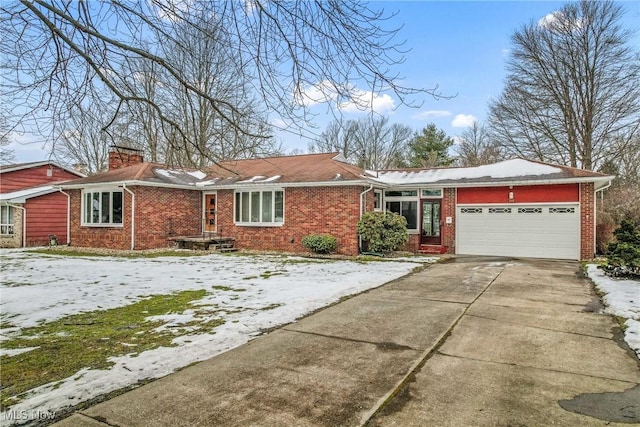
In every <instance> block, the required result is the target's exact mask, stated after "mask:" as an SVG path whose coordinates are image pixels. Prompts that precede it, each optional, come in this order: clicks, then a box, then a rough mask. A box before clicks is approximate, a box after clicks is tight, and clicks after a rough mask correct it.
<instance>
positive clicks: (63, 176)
mask: <svg viewBox="0 0 640 427" xmlns="http://www.w3.org/2000/svg"><path fill="white" fill-rule="evenodd" d="M48 169H52V176H47V170H48ZM77 178H79V176H78V175H75V174H72V173H70V172H68V171H66V170H64V169H61V168H59V167H56V166H52V165H43V166H39V167H35V168H29V169H22V170H18V171H13V172H4V173H1V174H0V192H1V193H10V192H12V191H17V190H22V189H24V188H31V187H38V186H40V185H49V184H53V183H56V182H61V181H69V180H71V179H77ZM65 210H66V208H65Z"/></svg>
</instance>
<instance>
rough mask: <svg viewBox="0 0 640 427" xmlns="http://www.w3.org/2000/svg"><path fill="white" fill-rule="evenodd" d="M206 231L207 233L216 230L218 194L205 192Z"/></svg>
mask: <svg viewBox="0 0 640 427" xmlns="http://www.w3.org/2000/svg"><path fill="white" fill-rule="evenodd" d="M204 231H205V233H215V232H216V195H215V194H205V196H204Z"/></svg>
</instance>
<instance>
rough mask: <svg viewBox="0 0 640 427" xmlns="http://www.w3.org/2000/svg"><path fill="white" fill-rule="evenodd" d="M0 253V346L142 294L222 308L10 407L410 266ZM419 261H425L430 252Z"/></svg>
mask: <svg viewBox="0 0 640 427" xmlns="http://www.w3.org/2000/svg"><path fill="white" fill-rule="evenodd" d="M0 257H1V267H2V281H1V286H0V289H1V300H0V320H2V322H3V323H5V322H10V323H11V324H13V325H14V326H15V327H12V328H7V329H4V330H0V346H1V343H2V340H6V339H7V336H15V334H19V329H20V328H24V327H28V326H34V325H37V324H39V323H40V322H42V321H47V322H48V321H52V320H55V319H59V318H62V317H64V316H68V315H71V314H75V313H79V312H85V311H93V310H106V309H110V308H115V307H120V306H124V305H128V304H132V303H134V302H136V301H139V300H140V299H142V298H144V297H147V296H150V295H158V294H169V293H172V292H177V291H183V290H198V289H206V290H207V291H208V292H209V293H208V294H207V296H205V297H204V298H203V299H202V300H199V301H198V302H197V304H198V305H202V306H213V307H223V308H224V309H225V310H228V311H229V312H228V313H226V314H224V313H222V314H220V313H218V315H217V316H218V317H219V316H220V315H222V316H223V318H224V320H225V323H224V324H223V325H221V326H219V327H217V328H216V329H215V333H214V334H198V335H186V336H185V335H183V336H180V337H177V338H176V339H175V340H174V343H176V344H178V346H176V347H170V348H158V349H155V350H151V351H146V352H143V353H140V354H138V355H137V356H135V357H131V356H120V357H115V358H113V359H111V360H113V362H115V364H114V366H113V367H111V368H110V369H107V370H89V369H85V370H82V371H80V372H77V373H76V374H75V375H73V376H72V377H69V378H67V379H65V380H63V381H62V382H58V383H54V384H47V385H44V386H41V387H39V388H37V389H34V390H31V391H30V392H29V393H28V394H27V396H26V398H25V399H24V400H22V401H21V402H20V403H18V404H16V405H14V406H13V407H11V411H12V412H13V413H14V414H15V413H33V414H42V413H53V412H55V411H56V410H59V409H61V408H64V407H67V406H73V405H77V404H78V403H80V402H83V401H86V400H88V399H91V398H93V397H96V396H99V395H102V394H105V393H108V392H111V391H113V390H117V389H120V388H123V387H126V386H128V385H131V384H135V383H137V382H138V381H141V380H143V379H149V378H158V377H162V376H164V375H167V374H169V373H171V372H173V371H175V370H176V369H178V368H180V367H183V366H186V365H188V364H191V363H193V362H196V361H200V360H205V359H208V358H210V357H212V356H214V355H216V354H219V353H221V352H224V351H226V350H229V349H232V348H234V347H237V346H239V345H241V344H243V343H245V342H247V341H249V340H250V339H251V338H252V337H255V336H257V335H259V334H260V332H261V331H262V330H264V329H268V328H272V327H275V326H278V325H283V324H286V323H289V322H292V321H294V320H295V319H297V318H299V317H301V316H303V315H305V314H307V313H309V312H311V311H313V310H316V309H318V308H320V307H323V306H326V305H328V304H330V303H332V302H335V301H337V300H339V299H340V298H341V297H343V296H347V295H351V294H354V293H359V292H362V291H364V290H367V289H370V288H373V287H377V286H379V285H382V284H384V283H386V282H388V281H390V280H393V279H395V278H397V277H400V276H403V275H405V274H407V273H409V272H410V271H411V270H412V269H413V268H414V267H416V265H417V264H416V263H415V262H407V261H402V262H399V261H392V262H389V261H385V262H367V263H358V262H354V261H344V260H319V259H306V258H301V257H285V256H277V255H273V256H267V255H264V256H223V255H216V254H212V255H206V256H192V257H187V256H185V257H165V258H150V259H148V258H137V259H127V258H117V257H66V256H49V255H43V254H36V253H30V252H26V251H21V250H3V251H2V252H0ZM423 261H429V262H433V261H434V258H429V259H423ZM193 314H194V313H192V312H185V313H181V314H176V315H167V316H162V317H163V319H164V320H166V321H167V324H179V323H184V322H188V321H190V320H192V319H193ZM5 354H6V355H9V356H13V355H15V354H16V353H15V352H13V353H11V352H5ZM21 411H23V412H21ZM6 417H7V415H6V413H4V414H3V417H2V418H0V422H2V421H4V422H6V421H7V419H6Z"/></svg>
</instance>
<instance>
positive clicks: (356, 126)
mask: <svg viewBox="0 0 640 427" xmlns="http://www.w3.org/2000/svg"><path fill="white" fill-rule="evenodd" d="M412 132H413V131H412V129H411V128H410V127H409V126H405V125H402V124H399V123H393V124H390V123H389V118H388V117H383V116H372V117H367V118H362V119H360V120H347V121H344V122H343V121H340V120H336V121H333V122H331V123H329V125H328V126H327V129H326V130H325V131H324V132H323V133H322V134H321V135H320V138H318V139H317V140H316V141H314V142H313V143H311V144H310V146H309V150H310V151H311V152H339V153H341V154H342V155H343V156H344V157H345V158H346V159H347V160H349V161H350V162H352V163H353V164H357V165H358V166H360V167H362V168H365V169H389V168H394V167H399V166H402V163H403V159H404V156H405V151H406V144H407V142H408V140H409V139H410V138H411V135H412Z"/></svg>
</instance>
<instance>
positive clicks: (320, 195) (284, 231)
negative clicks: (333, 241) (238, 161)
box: [218, 186, 373, 255]
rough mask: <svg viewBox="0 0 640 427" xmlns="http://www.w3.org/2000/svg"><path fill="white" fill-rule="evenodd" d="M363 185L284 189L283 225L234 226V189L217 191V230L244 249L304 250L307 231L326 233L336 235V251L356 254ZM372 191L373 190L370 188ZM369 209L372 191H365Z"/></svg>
mask: <svg viewBox="0 0 640 427" xmlns="http://www.w3.org/2000/svg"><path fill="white" fill-rule="evenodd" d="M365 189H366V188H363V187H361V186H352V187H301V188H286V189H285V190H284V211H285V217H284V225H283V226H281V227H253V226H237V225H235V224H234V223H233V212H234V210H233V207H234V201H233V197H234V191H233V190H220V191H218V233H220V234H222V235H223V236H225V237H234V238H235V239H236V245H237V246H238V247H239V248H244V249H256V250H277V251H286V252H308V251H307V250H306V249H305V248H304V247H303V246H302V244H301V241H302V238H303V237H305V236H307V235H309V234H330V235H332V236H334V237H336V238H337V239H338V250H337V251H338V253H340V254H345V255H357V254H358V235H357V231H356V225H357V222H358V219H359V217H360V193H362V191H364V190H365ZM371 193H373V192H371ZM366 205H367V208H369V207H370V208H371V209H373V194H371V195H369V193H367V198H366Z"/></svg>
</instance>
